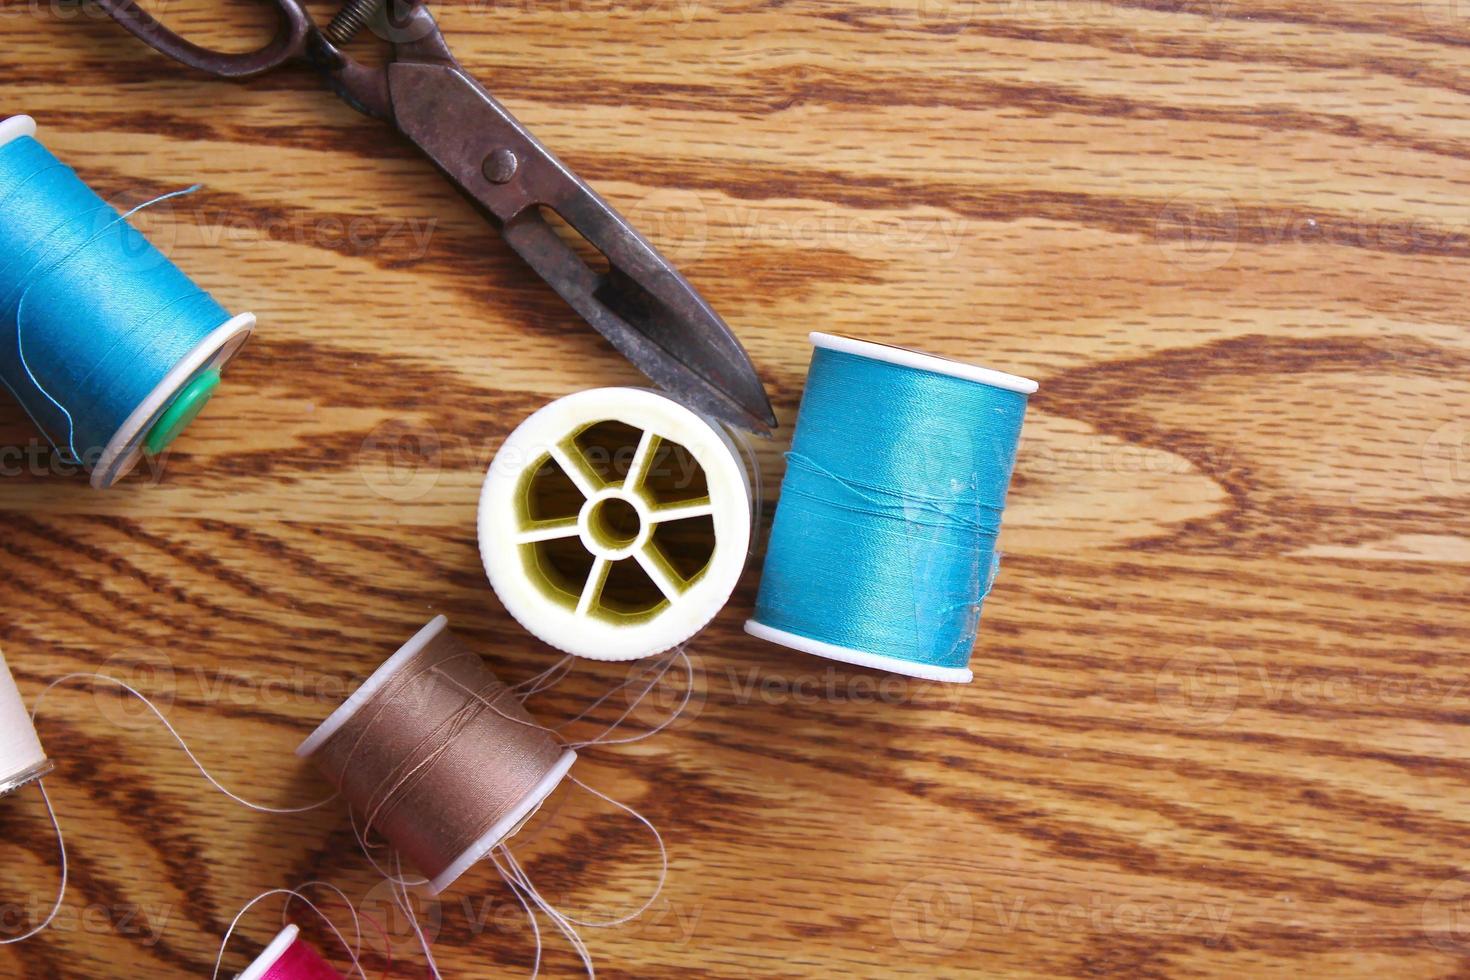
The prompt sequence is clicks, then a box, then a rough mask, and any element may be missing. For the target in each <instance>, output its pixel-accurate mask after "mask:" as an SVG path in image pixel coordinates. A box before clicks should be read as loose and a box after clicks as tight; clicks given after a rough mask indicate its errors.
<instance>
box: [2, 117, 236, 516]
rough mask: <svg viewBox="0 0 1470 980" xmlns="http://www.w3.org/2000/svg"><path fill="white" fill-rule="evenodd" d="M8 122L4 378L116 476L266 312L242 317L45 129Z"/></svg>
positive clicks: (58, 431) (154, 441)
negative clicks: (121, 209)
mask: <svg viewBox="0 0 1470 980" xmlns="http://www.w3.org/2000/svg"><path fill="white" fill-rule="evenodd" d="M35 135H36V124H35V121H34V120H32V119H31V118H30V117H29V116H15V117H13V118H10V119H7V120H5V121H4V122H0V381H3V382H4V383H5V386H6V387H7V388H9V389H10V392H11V394H13V395H14V396H15V399H16V400H17V401H18V402H20V404H21V406H22V407H23V408H24V409H25V410H26V412H27V414H29V415H30V417H31V419H32V421H34V422H35V423H36V425H37V426H38V427H39V428H40V429H41V431H42V432H43V433H44V434H45V435H46V438H47V439H48V440H50V442H51V444H52V445H53V446H55V447H56V449H57V451H58V452H60V453H62V454H63V455H64V457H65V458H67V459H68V460H69V461H71V462H76V463H80V464H82V465H84V466H86V467H87V468H88V469H89V470H91V473H92V486H94V487H97V488H99V489H101V488H105V487H110V486H112V485H113V484H114V483H116V482H117V481H118V480H119V479H121V478H122V477H123V476H125V475H126V474H127V473H128V472H129V471H130V470H131V469H132V468H133V467H134V466H136V465H137V463H138V461H139V459H141V458H142V454H143V452H144V450H145V448H146V450H147V451H148V452H150V453H156V452H160V451H162V450H163V449H164V448H166V447H167V445H168V444H169V443H170V442H171V441H172V440H173V438H174V437H175V436H177V435H178V434H179V432H181V431H182V430H183V429H184V427H185V426H187V425H188V424H189V422H191V421H192V420H193V418H194V416H196V415H197V414H198V413H199V410H200V409H201V408H203V406H204V403H205V402H207V401H208V400H209V396H210V395H211V394H213V392H214V389H215V387H216V386H217V385H218V383H219V371H220V369H221V368H223V367H224V366H225V365H226V364H227V363H228V362H229V361H230V359H231V358H233V357H234V355H235V353H236V352H237V351H238V350H239V349H240V347H241V345H243V344H244V343H245V341H246V340H247V339H248V338H249V336H250V333H251V331H252V330H253V329H254V326H255V317H254V316H252V315H251V314H249V313H244V314H241V315H240V316H236V317H231V316H230V314H229V313H228V312H227V311H226V310H225V309H224V308H223V307H222V306H220V305H219V304H218V303H216V302H215V301H214V299H213V298H212V297H211V296H210V295H209V294H208V293H206V292H204V291H203V290H202V289H200V288H199V287H198V286H197V285H195V284H194V282H193V281H192V280H190V279H189V278H188V277H187V276H186V275H185V274H184V273H183V272H182V271H180V270H179V268H178V267H177V266H175V265H174V264H173V263H172V262H170V261H169V260H168V259H167V258H166V257H165V256H164V255H163V253H161V252H159V251H158V250H157V249H156V248H154V247H153V246H152V245H151V244H149V242H148V240H147V239H146V238H144V237H143V236H142V235H141V234H140V233H138V232H137V231H136V230H135V229H133V228H132V227H131V226H130V225H129V224H128V223H127V221H126V220H125V219H124V218H123V216H121V215H119V214H118V213H117V211H115V210H114V209H113V208H112V207H111V206H109V205H108V204H107V203H106V202H105V201H103V200H102V199H101V198H100V197H98V196H97V195H96V194H95V193H94V192H93V191H92V190H91V189H90V188H89V187H87V185H86V184H85V183H83V182H82V181H81V179H80V178H79V177H77V175H76V174H75V173H73V172H72V171H71V169H70V168H68V167H66V166H65V165H64V164H63V163H61V161H59V160H57V159H56V157H55V156H53V155H52V154H51V153H50V151H48V150H47V149H46V148H45V147H44V146H42V145H41V144H40V143H39V142H38V141H37V140H36V139H35Z"/></svg>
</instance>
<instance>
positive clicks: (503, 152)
mask: <svg viewBox="0 0 1470 980" xmlns="http://www.w3.org/2000/svg"><path fill="white" fill-rule="evenodd" d="M520 165H521V161H520V160H518V159H516V155H515V151H513V150H508V149H506V148H505V147H501V148H500V149H498V150H496V151H495V152H494V153H492V154H490V155H489V156H488V157H486V158H485V162H484V163H483V164H481V165H480V170H481V171H483V172H484V174H485V179H486V180H488V181H490V183H492V184H503V183H505V182H506V181H507V180H510V179H511V178H512V177H514V176H515V175H516V168H517V167H519V166H520Z"/></svg>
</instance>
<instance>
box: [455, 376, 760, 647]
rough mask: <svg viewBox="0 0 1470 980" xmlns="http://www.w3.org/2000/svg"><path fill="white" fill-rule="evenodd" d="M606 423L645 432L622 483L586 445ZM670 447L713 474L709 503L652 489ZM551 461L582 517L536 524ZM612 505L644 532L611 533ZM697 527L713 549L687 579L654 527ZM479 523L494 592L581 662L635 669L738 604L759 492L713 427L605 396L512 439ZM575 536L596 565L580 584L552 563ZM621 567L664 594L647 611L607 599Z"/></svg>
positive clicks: (646, 398) (673, 405) (627, 393)
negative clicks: (540, 485) (583, 440)
mask: <svg viewBox="0 0 1470 980" xmlns="http://www.w3.org/2000/svg"><path fill="white" fill-rule="evenodd" d="M603 422H618V423H621V424H623V425H626V426H629V427H631V428H632V429H635V430H637V431H638V433H639V437H638V442H637V445H636V448H634V449H633V452H632V457H631V460H630V463H629V466H628V469H627V473H626V476H624V477H622V478H621V479H615V480H614V479H608V478H605V477H604V476H602V475H600V474H599V470H598V467H596V466H595V465H594V464H593V462H592V461H590V460H589V459H588V458H587V455H586V453H585V451H584V450H583V448H582V447H581V446H580V445H579V443H578V441H577V437H578V436H579V435H581V434H582V433H584V432H586V431H587V430H589V429H591V428H593V427H594V426H596V425H598V424H599V423H603ZM664 443H673V444H677V445H679V446H682V447H683V448H684V450H685V451H686V452H687V453H688V454H689V457H690V458H692V459H693V461H694V462H695V463H697V464H698V465H699V467H700V468H701V469H702V470H703V471H704V478H705V484H706V486H707V489H708V492H707V493H706V494H704V495H702V496H699V497H696V498H690V499H679V497H678V494H677V492H674V493H673V494H671V495H670V496H672V498H673V499H661V498H660V496H659V494H658V493H657V492H655V490H654V489H653V488H652V487H651V486H650V485H649V483H648V476H649V469H650V467H651V466H652V465H653V463H654V460H655V458H656V457H657V455H658V453H659V450H660V447H661V445H662V444H664ZM548 464H554V465H555V466H556V467H557V468H559V469H560V470H561V472H562V473H563V474H565V476H566V477H567V478H568V479H569V480H570V481H571V483H572V484H573V485H574V486H575V487H576V489H577V491H578V492H579V493H580V494H581V497H582V499H583V503H582V506H581V508H580V510H579V512H578V513H577V514H576V515H574V516H572V515H568V516H565V517H559V518H554V519H538V518H536V517H535V516H534V514H535V511H534V505H533V501H532V499H531V494H532V489H533V488H532V485H531V484H532V481H533V480H534V479H536V478H537V475H538V474H539V473H541V472H542V468H543V467H544V466H547V465H548ZM613 501H616V502H617V504H616V505H612V504H611V503H610V502H613ZM609 506H616V507H619V508H621V509H622V510H623V512H624V513H625V514H632V515H636V517H637V529H636V531H631V530H630V529H628V528H626V527H624V528H619V529H614V528H612V527H611V526H610V525H609V523H608V520H607V508H608V507H609ZM694 518H709V519H710V520H711V522H712V525H713V534H714V540H713V542H712V547H713V550H712V551H711V552H710V555H709V558H708V560H707V561H705V562H704V564H703V566H702V567H701V568H699V569H698V570H694V571H693V572H692V574H684V573H681V572H680V571H679V570H677V569H676V568H675V567H674V565H673V563H671V561H670V560H669V557H668V555H667V554H666V553H665V552H664V551H663V549H662V548H661V546H660V544H659V541H658V540H657V536H656V535H657V529H659V528H661V527H664V526H667V525H673V524H675V523H676V522H679V521H684V520H690V519H694ZM479 524H480V556H481V558H482V559H483V560H484V562H485V571H486V573H487V574H488V575H489V576H490V584H491V586H492V587H494V589H495V593H496V595H498V596H499V597H500V601H501V602H503V603H504V604H505V608H506V609H507V610H508V611H509V612H510V614H511V615H512V616H514V617H515V618H516V620H517V621H518V622H519V623H520V624H521V625H522V626H524V627H525V628H526V629H527V630H529V631H530V632H531V633H534V634H535V635H536V636H538V637H540V638H541V639H542V640H544V641H545V642H547V643H549V644H551V645H552V646H554V647H556V648H557V649H558V650H562V651H564V652H566V653H572V654H576V655H577V656H579V657H589V658H591V659H594V660H636V659H638V658H639V657H647V656H651V655H653V654H655V653H659V652H661V651H663V650H667V649H669V648H670V647H673V646H675V645H677V644H679V643H682V642H684V641H685V640H687V639H689V637H691V636H693V635H694V634H695V633H697V632H699V630H701V629H703V628H704V626H705V625H706V624H707V623H708V622H709V621H710V620H711V619H713V618H714V616H715V614H716V613H718V612H719V611H720V609H722V608H723V607H724V605H725V603H726V602H727V601H729V598H730V593H731V592H732V591H734V589H735V583H736V582H737V581H738V580H739V578H740V574H741V572H742V571H743V570H744V568H745V559H746V556H747V555H748V554H749V552H750V531H751V514H750V484H749V478H748V476H747V474H746V472H745V467H744V466H743V465H742V463H741V462H740V454H739V452H738V451H737V450H736V448H735V445H734V444H733V443H732V442H731V441H730V438H729V436H728V435H727V434H726V433H725V432H724V431H722V430H721V429H720V428H719V427H718V425H716V424H715V423H713V422H711V421H710V420H708V419H706V418H704V417H703V416H701V415H699V414H697V413H695V412H693V411H691V410H690V409H688V408H686V407H685V406H683V405H681V404H679V403H678V402H676V401H674V400H673V399H671V398H668V397H667V396H665V395H661V394H659V393H657V392H654V391H648V390H645V389H642V388H596V389H593V390H591V391H582V392H578V393H577V394H574V395H568V396H567V397H566V398H562V399H559V400H557V401H554V402H552V403H551V404H550V405H547V406H545V407H544V408H542V409H540V410H539V411H537V412H536V413H535V414H534V415H532V416H531V417H530V418H528V419H526V421H524V422H522V423H521V425H520V426H519V427H518V428H517V429H516V430H515V431H514V432H512V433H511V435H510V437H509V438H508V439H506V441H505V444H504V445H503V446H501V447H500V451H499V452H498V453H496V455H495V459H494V460H493V461H492V462H491V464H490V472H489V475H488V476H487V477H486V479H485V487H484V490H483V492H482V493H481V494H480V519H479ZM573 538H575V539H577V541H578V542H580V545H581V547H582V548H584V549H585V550H586V552H587V553H588V557H590V560H591V565H590V571H589V572H588V573H587V575H586V577H585V579H584V580H582V581H570V580H568V579H567V578H565V577H564V576H559V575H558V574H557V573H556V572H555V571H554V570H553V569H551V568H550V567H549V563H548V562H547V561H546V560H544V558H545V555H544V549H545V548H546V547H548V546H549V545H550V543H552V542H561V543H563V544H569V543H571V542H569V541H567V540H566V539H573ZM619 562H634V563H636V565H637V566H638V567H639V568H641V569H642V571H643V573H644V574H645V575H647V577H648V579H649V580H651V581H652V583H653V585H654V586H655V587H656V588H657V590H658V594H657V596H656V597H651V599H650V601H649V602H648V603H646V604H645V606H644V607H642V608H629V607H627V606H626V605H622V606H620V605H618V604H616V603H613V602H611V601H609V600H605V599H604V597H603V589H604V586H605V585H606V584H607V580H608V575H609V574H610V573H612V572H613V571H614V566H615V565H616V564H617V563H619Z"/></svg>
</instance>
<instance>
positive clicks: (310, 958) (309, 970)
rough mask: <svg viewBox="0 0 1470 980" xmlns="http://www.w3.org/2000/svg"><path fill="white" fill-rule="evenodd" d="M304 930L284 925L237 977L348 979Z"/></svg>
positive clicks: (238, 979) (244, 979) (252, 979)
mask: <svg viewBox="0 0 1470 980" xmlns="http://www.w3.org/2000/svg"><path fill="white" fill-rule="evenodd" d="M300 933H301V930H300V929H298V928H296V927H295V926H287V927H286V928H284V929H282V930H281V931H280V933H279V934H278V935H277V936H276V938H275V939H272V940H271V944H270V945H269V946H267V947H266V948H265V952H263V953H261V954H260V955H259V956H257V957H256V958H255V962H254V963H251V964H250V966H249V968H248V969H246V971H245V972H244V973H242V974H240V975H239V976H238V977H236V978H235V980H346V978H344V977H343V976H342V974H340V973H338V972H337V971H336V970H335V969H334V968H333V967H332V964H330V963H328V962H327V961H326V960H324V959H322V955H321V954H320V953H318V952H317V951H316V950H314V949H312V948H311V946H310V945H309V944H308V943H307V942H306V940H304V939H302V938H301V935H300Z"/></svg>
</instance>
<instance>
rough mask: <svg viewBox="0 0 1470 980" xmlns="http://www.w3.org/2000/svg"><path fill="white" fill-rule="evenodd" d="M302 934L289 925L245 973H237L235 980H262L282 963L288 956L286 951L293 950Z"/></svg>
mask: <svg viewBox="0 0 1470 980" xmlns="http://www.w3.org/2000/svg"><path fill="white" fill-rule="evenodd" d="M300 932H301V930H300V929H298V928H297V927H296V926H294V925H288V926H286V928H284V929H282V930H281V931H280V932H278V933H276V938H275V939H272V940H271V941H270V945H268V946H267V947H266V948H265V949H263V950H262V951H261V953H260V955H259V956H257V957H256V958H255V962H254V963H251V964H250V965H249V966H248V967H246V968H245V972H244V973H237V974H236V975H235V980H260V978H261V977H263V976H265V975H266V973H267V972H268V971H269V970H270V968H271V967H273V966H275V965H276V963H277V962H279V961H280V959H281V957H282V956H285V955H286V950H288V949H290V948H291V944H292V943H294V942H295V941H296V937H297V935H299V934H300Z"/></svg>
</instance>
